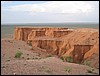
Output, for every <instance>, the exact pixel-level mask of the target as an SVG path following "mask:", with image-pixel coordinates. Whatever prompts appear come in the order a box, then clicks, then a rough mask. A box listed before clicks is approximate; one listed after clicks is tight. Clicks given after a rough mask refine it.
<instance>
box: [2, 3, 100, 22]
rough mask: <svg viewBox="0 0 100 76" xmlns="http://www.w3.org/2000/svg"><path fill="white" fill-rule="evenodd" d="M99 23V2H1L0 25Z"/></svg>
mask: <svg viewBox="0 0 100 76" xmlns="http://www.w3.org/2000/svg"><path fill="white" fill-rule="evenodd" d="M74 22H75V23H77V22H78V23H80V22H82V23H99V1H1V24H20V23H74Z"/></svg>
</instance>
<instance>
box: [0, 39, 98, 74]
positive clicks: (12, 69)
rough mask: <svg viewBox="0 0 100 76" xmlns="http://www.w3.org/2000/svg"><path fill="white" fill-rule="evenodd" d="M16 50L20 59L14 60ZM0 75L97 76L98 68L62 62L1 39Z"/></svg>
mask: <svg viewBox="0 0 100 76" xmlns="http://www.w3.org/2000/svg"><path fill="white" fill-rule="evenodd" d="M18 50H19V51H21V52H22V53H23V54H22V56H21V58H15V53H16V52H17V51H18ZM1 75H99V68H98V69H97V68H92V67H90V66H87V65H82V64H75V63H69V62H63V60H61V59H60V58H58V57H57V56H56V55H50V54H48V53H46V52H45V50H43V49H40V48H37V47H36V48H34V49H32V47H31V46H29V45H28V44H27V43H25V42H24V41H20V40H13V39H11V38H9V39H8V38H5V39H1Z"/></svg>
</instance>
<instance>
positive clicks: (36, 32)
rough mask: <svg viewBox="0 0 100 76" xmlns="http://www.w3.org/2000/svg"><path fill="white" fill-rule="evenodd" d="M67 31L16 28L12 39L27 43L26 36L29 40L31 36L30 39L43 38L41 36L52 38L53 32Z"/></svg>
mask: <svg viewBox="0 0 100 76" xmlns="http://www.w3.org/2000/svg"><path fill="white" fill-rule="evenodd" d="M67 29H68V28H50V27H47V28H42V27H41V28H37V27H35V28H33V27H16V28H15V30H14V39H15V40H23V41H27V40H28V35H29V39H30V38H31V36H32V38H33V37H34V36H43V35H46V36H48V37H53V31H54V30H67ZM32 30H33V31H32ZM44 33H45V34H44Z"/></svg>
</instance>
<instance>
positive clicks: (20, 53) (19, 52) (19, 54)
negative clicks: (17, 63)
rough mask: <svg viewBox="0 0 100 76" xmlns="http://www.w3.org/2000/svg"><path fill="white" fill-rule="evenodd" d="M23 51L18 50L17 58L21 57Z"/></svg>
mask: <svg viewBox="0 0 100 76" xmlns="http://www.w3.org/2000/svg"><path fill="white" fill-rule="evenodd" d="M22 54H23V53H22V52H21V51H17V52H16V54H15V58H20V57H21V55H22Z"/></svg>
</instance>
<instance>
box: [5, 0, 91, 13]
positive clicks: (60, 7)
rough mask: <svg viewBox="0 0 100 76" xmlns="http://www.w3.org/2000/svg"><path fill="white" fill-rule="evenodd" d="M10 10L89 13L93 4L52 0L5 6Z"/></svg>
mask: <svg viewBox="0 0 100 76" xmlns="http://www.w3.org/2000/svg"><path fill="white" fill-rule="evenodd" d="M4 9H5V10H10V11H29V12H34V13H35V12H47V13H89V12H91V11H92V10H93V7H92V5H90V4H89V3H88V2H86V1H50V2H45V3H41V4H23V5H16V6H9V7H6V8H4Z"/></svg>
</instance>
